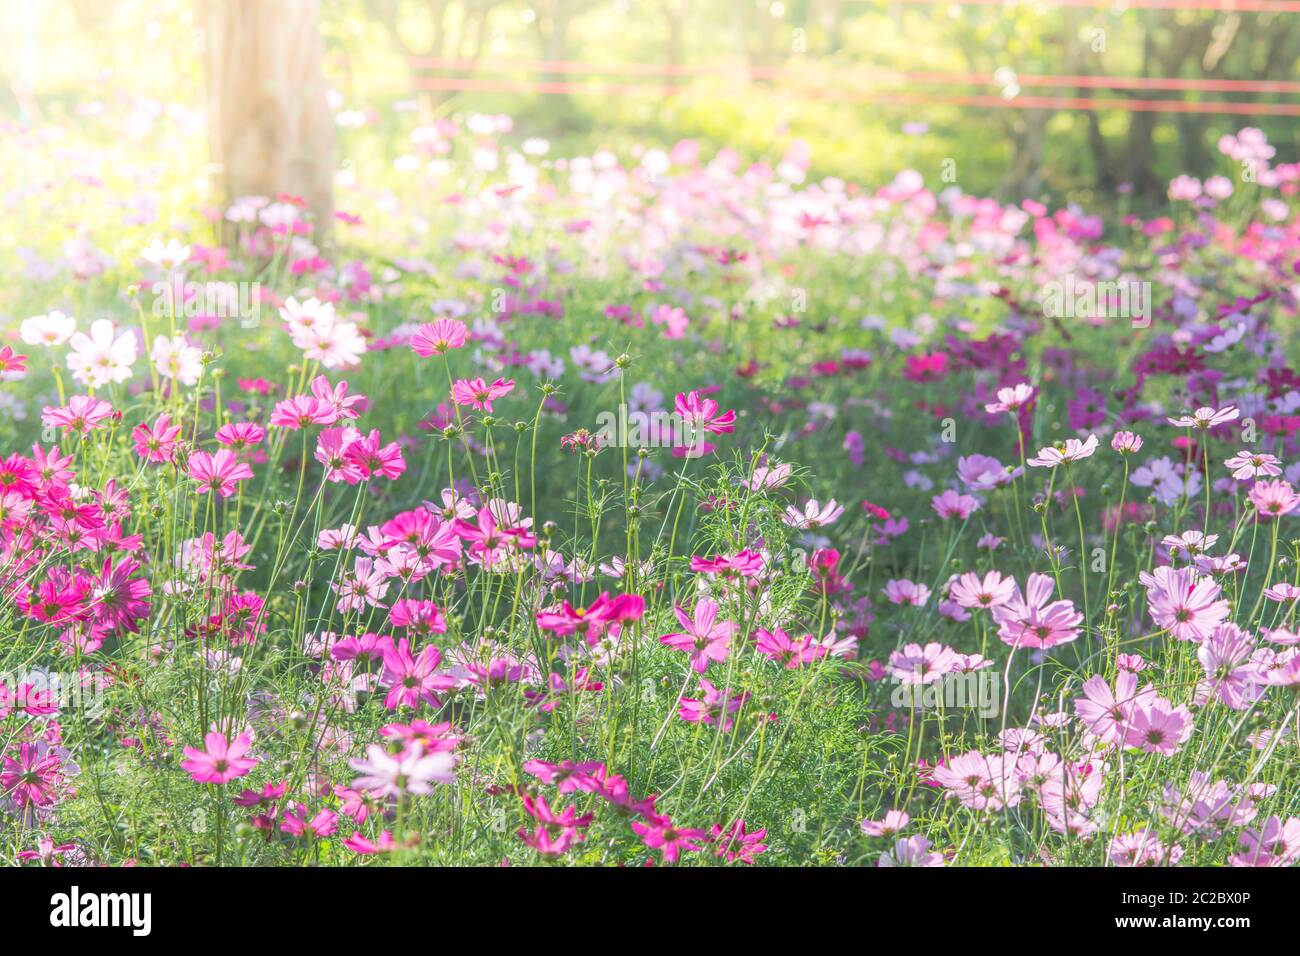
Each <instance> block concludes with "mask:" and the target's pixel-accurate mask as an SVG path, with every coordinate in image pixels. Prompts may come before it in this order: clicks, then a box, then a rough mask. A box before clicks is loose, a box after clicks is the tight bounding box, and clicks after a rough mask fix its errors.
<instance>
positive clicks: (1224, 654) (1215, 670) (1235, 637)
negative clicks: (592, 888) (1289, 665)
mask: <svg viewBox="0 0 1300 956" xmlns="http://www.w3.org/2000/svg"><path fill="white" fill-rule="evenodd" d="M1254 650H1255V638H1254V637H1252V636H1251V635H1250V634H1249V633H1247V632H1246V631H1243V630H1242V629H1241V628H1239V627H1237V625H1235V624H1232V623H1231V622H1228V621H1225V622H1224V623H1222V624H1220V625H1219V626H1218V627H1216V628H1215V629H1214V630H1212V631H1211V632H1210V633H1209V635H1208V636H1207V637H1206V638H1205V641H1204V642H1203V643H1202V644H1201V646H1200V647H1199V648H1197V651H1196V658H1197V660H1199V661H1200V662H1201V667H1203V668H1204V669H1205V679H1206V688H1205V689H1206V691H1207V692H1208V693H1210V694H1213V695H1214V696H1217V697H1218V698H1219V700H1221V701H1223V703H1224V704H1226V705H1227V706H1229V707H1231V708H1232V709H1233V710H1245V709H1246V708H1247V707H1249V706H1250V705H1251V704H1253V703H1254V702H1255V701H1257V700H1258V699H1259V698H1260V696H1261V695H1262V694H1263V692H1264V686H1265V681H1264V678H1263V676H1262V675H1261V674H1260V669H1259V667H1258V666H1257V665H1256V664H1255V662H1254V661H1253V660H1252V659H1251V658H1252V654H1253V653H1254Z"/></svg>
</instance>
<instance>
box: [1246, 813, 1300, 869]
mask: <svg viewBox="0 0 1300 956" xmlns="http://www.w3.org/2000/svg"><path fill="white" fill-rule="evenodd" d="M1240 844H1241V846H1243V847H1245V849H1244V850H1243V851H1242V852H1240V853H1237V854H1234V855H1233V856H1232V857H1231V858H1230V859H1229V861H1228V862H1229V863H1231V864H1232V865H1233V866H1270V867H1271V866H1294V865H1295V864H1296V863H1297V862H1300V817H1288V818H1287V819H1286V820H1283V819H1282V818H1281V817H1277V816H1273V817H1269V818H1268V819H1266V820H1265V821H1264V823H1263V825H1262V826H1261V827H1260V828H1259V829H1257V830H1255V829H1250V830H1246V831H1244V832H1243V833H1242V834H1241V839H1240Z"/></svg>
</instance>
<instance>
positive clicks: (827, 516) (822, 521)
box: [781, 498, 844, 531]
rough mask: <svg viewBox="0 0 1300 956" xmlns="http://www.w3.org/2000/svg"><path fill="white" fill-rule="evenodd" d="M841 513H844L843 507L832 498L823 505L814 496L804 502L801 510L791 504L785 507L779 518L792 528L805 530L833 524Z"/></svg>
mask: <svg viewBox="0 0 1300 956" xmlns="http://www.w3.org/2000/svg"><path fill="white" fill-rule="evenodd" d="M842 514H844V509H843V508H842V507H841V506H840V505H839V504H837V503H836V501H835V499H834V498H832V499H830V500H829V501H827V502H826V504H824V505H823V504H820V503H818V501H817V499H816V498H813V499H811V500H809V501H807V502H806V503H805V504H804V506H803V511H799V509H797V508H795V507H794V506H793V505H792V506H790V507H788V508H786V509H785V515H784V516H782V518H781V520H782V521H784V522H785V523H786V524H787V525H789V526H790V527H792V528H798V529H800V530H804V531H806V530H811V529H813V528H824V527H825V526H826V525H829V524H834V523H835V522H836V521H837V520H839V517H840V516H841V515H842Z"/></svg>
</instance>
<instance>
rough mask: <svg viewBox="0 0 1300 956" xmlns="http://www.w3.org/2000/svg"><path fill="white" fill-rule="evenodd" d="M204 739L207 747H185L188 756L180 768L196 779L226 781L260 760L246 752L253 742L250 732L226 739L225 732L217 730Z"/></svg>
mask: <svg viewBox="0 0 1300 956" xmlns="http://www.w3.org/2000/svg"><path fill="white" fill-rule="evenodd" d="M203 743H204V747H205V748H206V749H204V750H199V749H198V748H197V747H186V748H185V756H186V758H187V759H185V760H182V761H181V769H182V770H188V771H189V774H190V776H191V777H193V778H194V782H195V783H215V784H226V783H229V782H230V781H231V780H234V779H235V778H237V777H242V776H244V775H245V774H247V773H248V772H249V771H250V770H252V769H253V768H254V767H256V766H257V764H258V761H257V759H256V758H255V757H246V756H244V755H245V754H246V753H248V749H249V748H250V747H252V745H253V738H252V737H251V736H250V735H249V734H248V733H247V732H244V733H241V734H240V735H239V736H237V737H235V739H234V740H227V739H226V735H225V734H223V733H220V732H219V731H215V730H214V731H212V732H211V733H209V734H208V735H207V736H205V737H204V738H203Z"/></svg>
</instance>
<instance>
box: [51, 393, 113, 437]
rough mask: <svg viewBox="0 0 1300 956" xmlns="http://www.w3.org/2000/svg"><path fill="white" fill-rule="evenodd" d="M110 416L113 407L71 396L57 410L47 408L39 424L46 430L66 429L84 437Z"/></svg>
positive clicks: (96, 400) (86, 397)
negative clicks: (66, 402)
mask: <svg viewBox="0 0 1300 956" xmlns="http://www.w3.org/2000/svg"><path fill="white" fill-rule="evenodd" d="M112 414H113V406H112V405H110V404H109V403H108V402H106V401H104V400H103V399H99V398H91V397H90V396H89V395H73V396H72V397H71V398H70V399H68V404H66V405H63V406H61V407H59V408H50V407H48V406H47V407H46V408H45V410H44V411H43V412H42V413H41V424H42V425H44V426H45V427H46V428H66V429H68V430H69V431H72V432H76V433H77V434H78V435H86V434H88V433H89V432H90V430H91V429H93V428H95V427H97V426H98V425H99V423H100V422H102V421H104V420H105V419H107V418H109V417H110V416H111V415H112Z"/></svg>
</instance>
